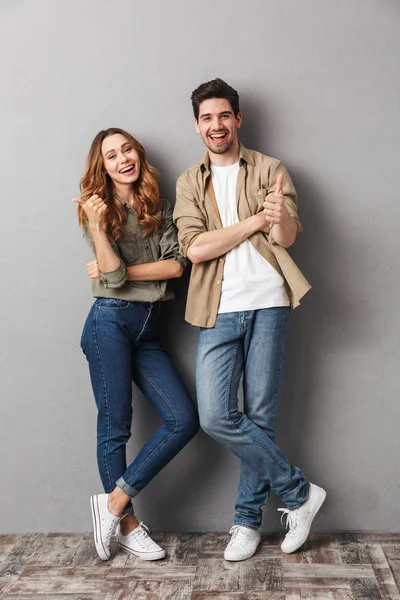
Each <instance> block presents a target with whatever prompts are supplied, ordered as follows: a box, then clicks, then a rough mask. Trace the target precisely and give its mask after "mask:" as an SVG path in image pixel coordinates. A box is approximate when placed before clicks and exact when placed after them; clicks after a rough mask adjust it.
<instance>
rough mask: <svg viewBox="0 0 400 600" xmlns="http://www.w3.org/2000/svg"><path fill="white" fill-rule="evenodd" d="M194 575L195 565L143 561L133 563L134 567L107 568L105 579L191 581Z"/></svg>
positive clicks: (110, 580)
mask: <svg viewBox="0 0 400 600" xmlns="http://www.w3.org/2000/svg"><path fill="white" fill-rule="evenodd" d="M195 575H196V567H185V566H176V565H171V564H170V563H168V562H167V561H159V560H158V561H153V562H151V561H144V560H142V561H141V562H140V564H138V563H135V568H134V569H129V568H123V569H118V568H115V569H111V568H110V569H107V570H106V581H107V582H113V581H114V582H115V581H117V582H119V581H121V582H122V581H125V580H127V579H129V580H134V581H135V580H138V579H140V580H145V581H164V580H165V579H170V580H187V581H191V580H192V579H194V577H195Z"/></svg>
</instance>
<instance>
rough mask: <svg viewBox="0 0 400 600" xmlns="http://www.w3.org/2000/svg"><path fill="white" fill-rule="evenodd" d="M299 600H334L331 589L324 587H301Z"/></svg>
mask: <svg viewBox="0 0 400 600" xmlns="http://www.w3.org/2000/svg"><path fill="white" fill-rule="evenodd" d="M300 597H301V600H334V595H333V592H332V590H327V589H326V588H323V589H320V588H302V589H301V596H300Z"/></svg>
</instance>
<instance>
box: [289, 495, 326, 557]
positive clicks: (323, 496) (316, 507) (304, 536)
mask: <svg viewBox="0 0 400 600" xmlns="http://www.w3.org/2000/svg"><path fill="white" fill-rule="evenodd" d="M321 492H322V493H321ZM321 492H318V494H319V495H320V496H321V497H320V499H319V500H318V503H317V504H316V505H315V507H314V510H313V512H312V513H311V519H310V524H309V526H308V529H307V531H306V532H305V534H304V535H303V537H302V538H301V540H300V541H299V542H298V543H297V544H296V546H293V548H290V550H284V549H283V548H282V546H281V550H282V552H284V553H285V554H291V553H292V552H296V550H298V549H299V548H300V546H302V545H303V544H304V543H305V541H306V540H307V538H308V536H309V535H310V529H311V525H312V522H313V521H314V519H315V517H316V514H317V512H318V511H319V509H320V508H321V506H322V505H323V503H324V502H325V498H326V491H325V490H323V489H322V488H321Z"/></svg>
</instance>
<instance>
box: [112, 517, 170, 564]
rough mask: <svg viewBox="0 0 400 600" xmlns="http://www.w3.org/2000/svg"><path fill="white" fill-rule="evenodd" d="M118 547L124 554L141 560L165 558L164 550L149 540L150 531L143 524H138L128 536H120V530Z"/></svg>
mask: <svg viewBox="0 0 400 600" xmlns="http://www.w3.org/2000/svg"><path fill="white" fill-rule="evenodd" d="M118 545H119V547H120V548H121V550H124V552H128V553H129V554H133V556H138V557H139V558H141V559H142V560H159V559H160V558H164V557H165V550H163V549H162V548H161V547H160V546H159V545H158V544H156V542H155V541H154V540H152V539H151V537H150V531H149V530H148V528H147V527H146V525H145V524H144V523H140V524H139V526H138V527H136V529H134V530H133V531H131V532H130V533H128V535H122V533H121V530H120V532H119V536H118Z"/></svg>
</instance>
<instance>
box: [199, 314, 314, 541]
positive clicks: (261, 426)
mask: <svg viewBox="0 0 400 600" xmlns="http://www.w3.org/2000/svg"><path fill="white" fill-rule="evenodd" d="M289 312H290V309H289V307H286V306H285V307H276V308H265V309H260V310H254V311H244V312H232V313H222V314H219V315H218V316H217V320H216V323H215V326H214V327H213V328H211V329H206V328H202V329H201V330H200V337H199V348H198V354H197V377H196V381H197V400H198V406H199V415H200V424H201V426H202V428H203V429H204V430H205V431H206V432H207V433H208V434H209V435H210V436H212V437H213V438H214V439H216V440H217V441H219V442H221V443H223V444H225V445H226V446H228V448H229V449H230V450H231V451H232V452H233V453H234V454H236V456H237V457H238V458H239V459H240V461H241V475H240V483H239V489H238V493H237V497H236V506H235V523H236V524H237V525H244V526H246V527H250V528H251V529H257V528H258V527H259V526H260V524H261V521H262V506H263V505H264V504H265V503H266V502H267V499H268V496H269V492H270V489H271V488H272V490H273V491H274V492H275V493H276V494H277V495H278V496H280V497H281V498H282V500H283V501H284V502H285V504H286V505H287V507H288V508H289V509H294V508H298V507H299V506H301V505H302V504H304V502H305V501H306V500H307V497H308V493H309V484H308V482H307V480H306V478H305V476H304V475H303V473H302V471H301V470H300V469H299V468H298V467H293V466H291V465H290V464H289V463H288V461H287V460H286V458H285V456H284V455H283V453H282V451H281V450H280V449H279V448H278V446H277V445H276V443H275V421H276V413H277V408H278V403H279V398H280V395H281V388H282V375H283V365H284V358H285V346H286V334H287V327H288V321H289ZM242 375H243V397H244V409H243V412H240V411H239V407H238V396H237V394H238V389H239V383H240V378H241V376H242Z"/></svg>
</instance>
